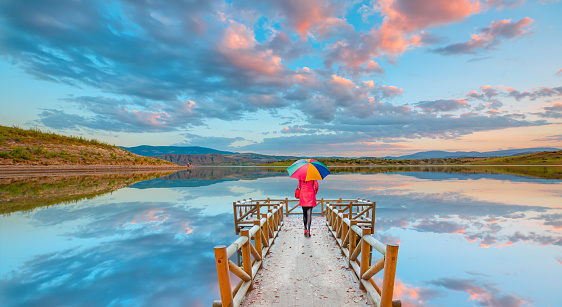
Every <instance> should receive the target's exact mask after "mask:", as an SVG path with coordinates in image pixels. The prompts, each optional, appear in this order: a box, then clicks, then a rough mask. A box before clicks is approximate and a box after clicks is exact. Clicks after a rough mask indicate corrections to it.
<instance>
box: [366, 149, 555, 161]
mask: <svg viewBox="0 0 562 307" xmlns="http://www.w3.org/2000/svg"><path fill="white" fill-rule="evenodd" d="M559 150H560V149H558V148H551V147H535V148H518V149H507V150H495V151H485V152H479V151H457V152H448V151H440V150H432V151H423V152H418V153H415V154H411V155H405V156H399V157H384V159H399V160H400V159H401V160H404V159H462V158H489V157H510V156H521V155H527V154H532V153H536V152H543V151H559ZM365 159H369V158H367V157H365Z"/></svg>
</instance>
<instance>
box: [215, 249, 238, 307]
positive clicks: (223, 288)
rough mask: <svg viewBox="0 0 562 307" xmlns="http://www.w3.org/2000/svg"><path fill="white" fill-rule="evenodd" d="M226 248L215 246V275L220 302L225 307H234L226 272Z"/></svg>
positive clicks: (228, 275) (228, 277) (228, 276)
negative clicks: (217, 280) (217, 279)
mask: <svg viewBox="0 0 562 307" xmlns="http://www.w3.org/2000/svg"><path fill="white" fill-rule="evenodd" d="M226 256H227V254H226V246H224V245H217V246H215V263H216V265H217V275H218V278H219V289H220V293H221V302H222V305H223V306H225V307H231V306H234V300H233V299H232V287H231V285H230V271H229V270H228V257H226Z"/></svg>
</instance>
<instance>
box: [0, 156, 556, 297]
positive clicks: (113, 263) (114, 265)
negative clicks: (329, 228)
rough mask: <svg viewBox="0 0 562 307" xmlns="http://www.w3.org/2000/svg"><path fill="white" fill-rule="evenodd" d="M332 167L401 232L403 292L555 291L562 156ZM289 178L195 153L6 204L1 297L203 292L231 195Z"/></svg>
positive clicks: (207, 291)
mask: <svg viewBox="0 0 562 307" xmlns="http://www.w3.org/2000/svg"><path fill="white" fill-rule="evenodd" d="M332 170H333V174H332V175H330V176H328V177H327V178H326V179H325V180H324V181H321V182H320V191H319V193H318V197H319V198H320V197H323V198H326V199H333V198H340V197H342V198H357V197H359V198H365V199H369V200H372V201H376V202H377V209H376V217H377V218H376V224H375V231H376V237H377V238H378V239H379V240H380V241H382V242H383V243H398V244H400V249H399V253H398V267H397V275H396V276H397V280H396V285H395V295H394V297H395V298H398V299H401V300H402V302H403V304H404V306H561V305H562V292H560V287H561V285H562V179H561V178H562V168H561V167H539V168H535V169H533V170H529V168H517V167H506V168H484V167H457V168H445V167H429V168H408V167H404V168H349V169H346V168H341V169H340V168H333V169H332ZM60 180H61V181H62V182H68V180H66V179H64V178H62V179H60ZM112 180H115V179H112ZM32 181H33V180H32ZM87 181H88V182H90V180H87ZM34 182H40V181H34ZM128 184H130V185H128ZM127 185H128V186H127ZM296 185H297V183H296V181H295V180H293V179H289V178H287V176H286V173H284V172H283V169H282V168H280V169H273V168H271V169H264V168H227V167H205V168H203V167H202V168H194V169H192V170H189V171H187V170H186V171H180V172H178V173H175V174H171V175H165V176H162V177H160V178H153V179H149V178H144V177H142V178H138V179H137V180H134V181H126V184H122V185H119V183H117V184H115V185H113V186H114V187H115V188H113V189H109V190H103V191H101V192H99V194H100V195H97V196H96V195H94V194H95V193H94V194H92V192H90V191H89V192H87V193H86V194H87V195H86V194H84V196H80V194H77V196H75V197H73V198H72V199H64V200H61V201H58V200H55V201H50V202H48V201H46V203H45V204H46V205H42V203H39V202H38V203H37V205H36V206H34V205H30V204H25V206H21V207H18V208H19V209H14V210H4V211H3V213H4V214H3V215H1V216H0V305H1V306H75V305H76V306H80V305H88V306H210V305H211V303H212V301H213V300H215V299H219V298H220V295H219V292H218V284H217V275H216V269H215V263H214V254H213V247H214V246H215V245H223V244H224V245H228V244H230V243H232V242H233V241H234V240H235V239H236V238H237V237H236V236H235V234H234V221H233V215H232V202H233V201H237V200H241V199H244V198H246V199H247V198H254V199H260V198H267V197H271V198H285V197H292V194H293V193H294V189H295V187H296ZM29 186H30V183H29V182H25V184H24V183H21V182H19V183H18V182H11V183H10V184H8V183H4V184H3V185H2V188H0V193H3V194H0V195H4V196H3V197H5V199H3V201H8V200H7V199H8V198H6V197H10V199H18V196H16V195H13V194H15V193H28V194H32V193H30V192H28V191H27V192H21V191H22V190H26V189H27V190H30V189H31V190H35V189H36V188H29ZM31 186H33V185H32V184H31ZM50 186H55V189H59V190H60V189H61V188H60V187H58V188H57V186H60V183H59V184H58V185H57V184H50ZM96 186H100V184H99V183H98V184H96ZM77 189H78V188H77ZM80 189H84V188H83V187H82V188H80ZM63 190H64V191H67V190H68V185H65V189H63ZM45 193H47V194H49V193H48V192H45ZM64 193H65V194H68V192H64ZM104 193H105V194H104ZM28 194H23V195H28ZM29 197H31V196H29ZM21 198H22V197H21V195H20V199H21ZM40 198H45V196H41V195H40ZM57 201H58V202H60V203H57ZM34 202H35V201H34ZM315 218H321V217H315Z"/></svg>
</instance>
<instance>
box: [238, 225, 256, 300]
mask: <svg viewBox="0 0 562 307" xmlns="http://www.w3.org/2000/svg"><path fill="white" fill-rule="evenodd" d="M240 234H241V235H242V237H247V238H248V241H246V243H244V245H242V267H243V268H244V272H246V274H248V275H250V278H252V260H251V259H250V230H248V229H242V231H240ZM251 282H252V284H253V283H254V280H253V279H252V280H251ZM251 288H252V287H251V286H250V289H251Z"/></svg>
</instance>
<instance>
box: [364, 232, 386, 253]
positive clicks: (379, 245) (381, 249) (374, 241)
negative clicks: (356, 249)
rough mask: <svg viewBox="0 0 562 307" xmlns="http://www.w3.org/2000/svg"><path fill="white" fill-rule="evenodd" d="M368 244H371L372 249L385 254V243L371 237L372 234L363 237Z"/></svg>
mask: <svg viewBox="0 0 562 307" xmlns="http://www.w3.org/2000/svg"><path fill="white" fill-rule="evenodd" d="M364 239H365V241H366V242H367V243H369V245H371V246H372V247H373V248H374V249H376V250H377V251H379V253H381V254H383V255H385V254H386V245H384V244H383V243H382V242H381V241H379V240H377V239H375V238H373V236H371V235H369V236H366V238H364Z"/></svg>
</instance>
